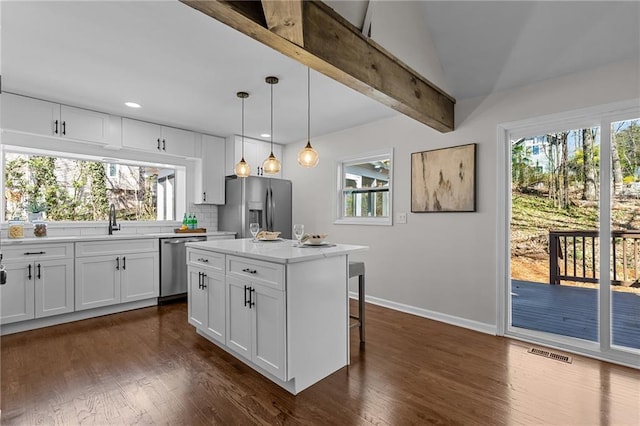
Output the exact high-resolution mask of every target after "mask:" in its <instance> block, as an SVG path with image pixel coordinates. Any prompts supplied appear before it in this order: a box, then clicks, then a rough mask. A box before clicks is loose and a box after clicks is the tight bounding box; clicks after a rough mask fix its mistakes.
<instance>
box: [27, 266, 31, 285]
mask: <svg viewBox="0 0 640 426" xmlns="http://www.w3.org/2000/svg"><path fill="white" fill-rule="evenodd" d="M28 278H29V281H31V264H29V275H28Z"/></svg>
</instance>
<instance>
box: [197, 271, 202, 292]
mask: <svg viewBox="0 0 640 426" xmlns="http://www.w3.org/2000/svg"><path fill="white" fill-rule="evenodd" d="M198 288H202V272H198Z"/></svg>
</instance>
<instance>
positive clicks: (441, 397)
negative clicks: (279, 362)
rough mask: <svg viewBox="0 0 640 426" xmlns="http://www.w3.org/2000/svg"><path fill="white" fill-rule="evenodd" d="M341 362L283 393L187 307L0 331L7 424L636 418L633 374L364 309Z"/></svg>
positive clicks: (621, 421) (637, 384) (638, 386)
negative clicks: (294, 391)
mask: <svg viewBox="0 0 640 426" xmlns="http://www.w3.org/2000/svg"><path fill="white" fill-rule="evenodd" d="M366 309H367V342H366V344H364V345H361V344H359V341H358V330H357V328H353V329H352V330H351V336H350V338H351V364H350V365H349V366H348V367H345V368H343V369H341V370H339V371H337V372H335V373H334V374H332V375H331V376H329V377H327V378H326V379H324V380H322V381H321V382H319V383H317V384H316V385H313V386H311V387H310V388H308V389H306V390H305V391H303V392H301V393H300V394H299V395H297V396H293V395H291V394H289V393H288V392H286V391H285V390H283V389H282V388H280V387H279V386H277V385H276V384H274V383H272V382H270V381H269V380H267V379H266V378H264V377H262V376H261V375H260V374H258V373H257V372H255V371H254V370H252V369H251V368H249V367H247V366H246V365H245V364H244V363H242V362H240V361H239V360H237V359H235V358H234V357H233V356H231V355H230V354H228V353H227V352H225V351H223V350H221V349H220V348H218V347H216V346H215V345H213V344H211V343H210V342H209V341H207V340H206V339H204V338H202V337H201V336H199V335H197V334H196V333H195V331H194V329H193V327H191V326H190V325H188V323H187V310H186V306H185V305H184V304H172V305H165V306H160V307H151V308H145V309H140V310H136V311H131V312H125V313H121V314H115V315H109V316H105V317H101V318H94V319H90V320H85V321H79V322H75V323H70V324H63V325H59V326H55V327H49V328H45V329H40V330H33V331H29V332H24V333H18V334H14V335H9V336H4V337H2V339H1V341H0V344H1V352H0V356H1V358H0V360H1V367H0V373H1V375H2V377H1V385H2V386H1V391H2V393H1V395H0V405H1V408H2V417H1V419H0V420H1V423H2V424H3V425H5V424H6V425H36V424H47V425H49V424H51V425H75V424H97V425H109V424H112V425H122V424H169V425H211V424H216V425H217V424H219V425H254V424H255V425H341V426H342V425H371V424H373V425H412V424H415V425H423V424H442V425H456V424H460V425H469V424H473V425H485V424H486V425H489V424H490V425H514V424H515V425H519V424H522V425H529V424H545V425H547V424H558V425H592V424H593V425H596V424H609V425H634V426H637V425H638V424H640V400H639V398H638V395H640V373H639V372H638V370H634V369H630V368H625V367H621V366H617V365H613V364H609V363H606V362H601V361H597V360H593V359H589V358H585V357H580V356H573V363H572V364H566V363H561V362H558V361H555V360H551V359H547V358H543V357H539V356H535V355H532V354H529V353H527V349H528V348H529V346H528V345H526V344H525V343H523V342H519V341H513V340H510V339H506V338H501V337H496V336H489V335H485V334H482V333H477V332H474V331H471V330H466V329H462V328H458V327H454V326H450V325H447V324H442V323H439V322H435V321H430V320H426V319H424V318H420V317H416V316H413V315H409V314H404V313H400V312H397V311H392V310H389V309H384V308H381V307H378V306H373V305H367V306H366Z"/></svg>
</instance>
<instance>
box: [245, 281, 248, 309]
mask: <svg viewBox="0 0 640 426" xmlns="http://www.w3.org/2000/svg"><path fill="white" fill-rule="evenodd" d="M247 290H249V287H247V286H246V285H245V286H244V306H247V303H249V301H248V299H247Z"/></svg>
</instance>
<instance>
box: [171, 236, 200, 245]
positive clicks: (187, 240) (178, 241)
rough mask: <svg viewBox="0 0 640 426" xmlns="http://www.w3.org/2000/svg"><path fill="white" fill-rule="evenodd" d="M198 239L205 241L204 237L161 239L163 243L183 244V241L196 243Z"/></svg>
mask: <svg viewBox="0 0 640 426" xmlns="http://www.w3.org/2000/svg"><path fill="white" fill-rule="evenodd" d="M199 241H206V237H205V238H176V239H172V240H163V241H162V243H163V244H184V243H197V242H199Z"/></svg>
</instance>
